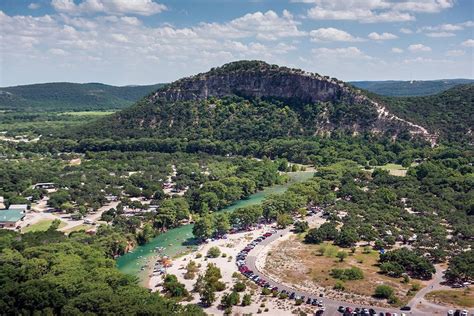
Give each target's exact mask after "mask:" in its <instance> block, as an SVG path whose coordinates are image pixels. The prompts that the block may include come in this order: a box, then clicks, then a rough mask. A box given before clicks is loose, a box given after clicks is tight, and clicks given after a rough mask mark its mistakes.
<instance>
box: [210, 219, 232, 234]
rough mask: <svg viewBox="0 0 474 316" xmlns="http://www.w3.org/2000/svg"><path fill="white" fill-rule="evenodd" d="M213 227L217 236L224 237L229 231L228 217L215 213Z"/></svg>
mask: <svg viewBox="0 0 474 316" xmlns="http://www.w3.org/2000/svg"><path fill="white" fill-rule="evenodd" d="M214 222H215V223H214V226H215V228H216V234H217V235H218V236H222V235H225V234H227V233H228V232H229V230H230V221H229V216H228V215H227V214H226V213H217V214H215V215H214Z"/></svg>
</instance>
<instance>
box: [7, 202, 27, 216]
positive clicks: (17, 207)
mask: <svg viewBox="0 0 474 316" xmlns="http://www.w3.org/2000/svg"><path fill="white" fill-rule="evenodd" d="M8 209H9V210H18V211H21V212H23V213H25V214H26V213H28V210H29V209H30V207H29V206H28V204H11V205H10V206H9V207H8Z"/></svg>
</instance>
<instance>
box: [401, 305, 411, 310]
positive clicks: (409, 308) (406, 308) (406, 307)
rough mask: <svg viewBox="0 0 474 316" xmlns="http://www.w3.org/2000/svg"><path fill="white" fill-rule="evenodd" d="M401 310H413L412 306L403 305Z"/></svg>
mask: <svg viewBox="0 0 474 316" xmlns="http://www.w3.org/2000/svg"><path fill="white" fill-rule="evenodd" d="M400 310H401V311H411V307H410V306H403V307H402V308H400Z"/></svg>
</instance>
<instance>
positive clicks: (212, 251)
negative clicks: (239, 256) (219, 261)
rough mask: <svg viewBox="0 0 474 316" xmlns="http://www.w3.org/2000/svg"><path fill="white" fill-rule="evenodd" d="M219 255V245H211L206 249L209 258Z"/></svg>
mask: <svg viewBox="0 0 474 316" xmlns="http://www.w3.org/2000/svg"><path fill="white" fill-rule="evenodd" d="M220 255H221V251H220V249H219V247H211V248H210V249H209V250H208V251H207V256H208V257H209V258H218V257H219V256H220Z"/></svg>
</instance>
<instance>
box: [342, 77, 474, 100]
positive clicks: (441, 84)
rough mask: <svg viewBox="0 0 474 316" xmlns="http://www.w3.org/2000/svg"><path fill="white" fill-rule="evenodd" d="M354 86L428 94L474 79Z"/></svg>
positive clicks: (382, 91)
mask: <svg viewBox="0 0 474 316" xmlns="http://www.w3.org/2000/svg"><path fill="white" fill-rule="evenodd" d="M349 83H350V84H352V85H353V86H355V87H357V88H360V89H364V90H368V91H370V92H373V93H377V94H380V95H385V96H398V97H407V96H426V95H432V94H437V93H440V92H443V91H445V90H448V89H450V88H452V87H455V86H457V85H460V84H469V83H474V80H472V79H443V80H426V81H424V80H412V81H395V80H388V81H352V82H349Z"/></svg>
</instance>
